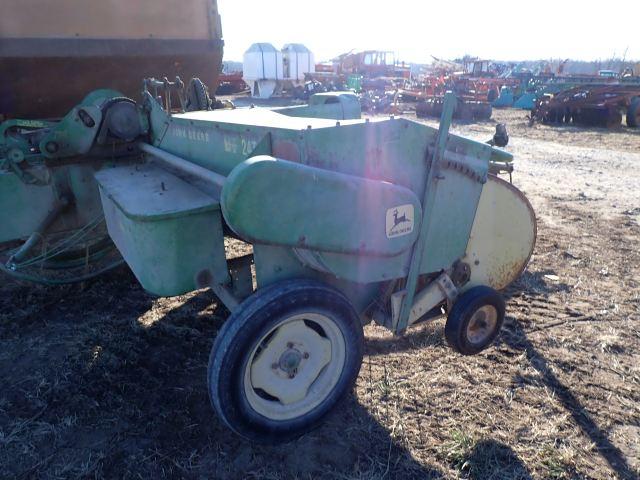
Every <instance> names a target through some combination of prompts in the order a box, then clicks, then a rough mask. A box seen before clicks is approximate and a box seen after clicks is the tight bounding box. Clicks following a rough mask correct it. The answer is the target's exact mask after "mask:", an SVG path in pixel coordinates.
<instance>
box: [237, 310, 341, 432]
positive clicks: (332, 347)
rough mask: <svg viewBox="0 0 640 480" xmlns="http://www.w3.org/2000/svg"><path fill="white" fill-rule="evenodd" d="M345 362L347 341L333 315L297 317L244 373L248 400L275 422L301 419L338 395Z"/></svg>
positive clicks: (261, 345)
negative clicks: (331, 394)
mask: <svg viewBox="0 0 640 480" xmlns="http://www.w3.org/2000/svg"><path fill="white" fill-rule="evenodd" d="M310 325H311V326H310ZM312 326H313V327H315V328H316V329H317V331H316V329H314V328H312ZM318 332H321V333H322V334H320V333H318ZM345 361H346V342H345V339H344V336H343V334H342V331H341V330H340V328H339V327H338V325H337V324H336V323H335V322H334V321H333V320H332V319H331V318H330V317H329V316H327V315H324V314H320V313H302V314H296V315H292V316H290V317H287V318H285V319H284V320H283V321H281V322H280V323H278V325H276V326H275V327H274V328H273V329H271V330H270V331H269V332H268V333H267V334H266V335H264V336H263V337H262V338H261V339H260V341H259V342H258V343H257V345H256V347H255V348H254V349H253V351H252V352H251V355H250V356H249V361H248V362H247V365H246V367H245V371H244V391H245V394H246V398H247V400H248V402H249V405H250V406H251V408H253V409H254V410H255V411H256V412H257V413H259V414H260V415H263V416H265V417H267V418H269V419H271V420H290V419H293V418H297V417H300V416H302V415H305V414H306V413H308V412H310V411H311V410H313V409H314V408H315V407H317V406H318V405H319V404H320V403H321V402H322V401H323V400H324V399H325V398H327V396H328V395H329V394H330V393H331V392H332V390H333V389H334V387H335V386H336V384H337V383H338V380H339V379H340V375H341V373H342V371H343V369H344V365H345Z"/></svg>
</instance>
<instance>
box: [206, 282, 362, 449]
mask: <svg viewBox="0 0 640 480" xmlns="http://www.w3.org/2000/svg"><path fill="white" fill-rule="evenodd" d="M305 310H308V311H321V312H323V313H324V314H326V315H329V316H330V318H331V319H332V320H333V321H334V323H335V324H336V325H337V326H338V327H339V329H340V331H341V333H342V335H343V337H344V340H345V343H346V353H345V355H346V358H345V366H344V368H343V370H342V373H341V374H340V378H339V380H338V381H337V383H336V385H335V387H334V388H333V390H332V391H331V392H329V393H328V395H327V396H326V397H325V399H324V400H323V401H322V402H321V403H320V404H319V405H318V406H317V407H315V408H314V409H313V410H311V411H310V412H308V413H306V414H304V415H302V416H301V417H298V418H294V419H291V420H284V421H275V420H272V419H269V418H267V417H265V416H263V415H260V414H259V413H257V412H256V411H255V410H253V409H252V407H251V406H250V404H249V402H248V401H247V398H246V394H245V392H244V388H243V375H244V371H245V366H246V362H248V361H249V352H252V351H253V349H254V347H255V344H256V343H257V342H258V341H259V339H261V338H263V336H264V335H265V334H266V333H268V332H269V330H271V329H272V328H273V327H274V326H275V325H276V324H277V323H278V322H279V321H280V320H281V319H283V318H286V317H288V316H289V315H291V314H293V313H300V312H304V311H305ZM363 351H364V334H363V332H362V324H361V323H360V319H359V317H358V314H357V313H356V311H355V310H354V308H353V306H352V305H351V303H350V302H349V300H348V299H347V298H346V297H345V296H344V295H343V294H342V293H340V292H339V291H338V290H336V289H334V288H332V287H330V286H328V285H325V284H323V283H321V282H318V281H314V280H304V279H294V280H285V281H282V282H279V283H276V284H274V285H271V286H269V287H265V288H263V289H261V290H258V291H257V292H256V293H255V294H253V295H252V296H251V297H249V298H248V299H247V300H245V301H244V302H243V303H242V304H240V306H239V307H238V309H237V310H236V311H234V312H233V314H232V315H231V316H230V317H229V319H228V320H227V321H226V322H225V324H224V325H223V327H222V328H221V329H220V332H219V333H218V336H217V337H216V340H215V342H214V344H213V347H212V349H211V355H210V356H209V366H208V372H207V379H208V385H209V398H210V399H211V404H212V405H213V408H214V409H215V411H216V412H217V413H218V415H219V416H220V418H221V419H222V420H223V421H224V423H225V424H226V425H227V426H228V427H229V428H231V430H233V431H234V432H236V433H237V434H239V435H240V436H242V437H244V438H246V439H248V440H250V441H252V442H256V443H264V444H274V443H283V442H288V441H291V440H293V439H295V438H297V437H299V436H301V435H303V434H304V433H307V432H309V431H310V430H312V429H314V428H315V427H317V426H318V425H320V423H321V422H322V420H323V418H324V417H325V416H326V415H327V414H328V413H329V412H330V411H331V410H333V408H334V407H335V406H336V405H337V404H338V403H339V402H340V400H341V399H342V398H343V397H344V396H345V395H346V394H347V393H348V392H350V391H351V390H352V388H353V385H354V383H355V380H356V378H357V376H358V372H359V371H360V365H361V364H362V356H363Z"/></svg>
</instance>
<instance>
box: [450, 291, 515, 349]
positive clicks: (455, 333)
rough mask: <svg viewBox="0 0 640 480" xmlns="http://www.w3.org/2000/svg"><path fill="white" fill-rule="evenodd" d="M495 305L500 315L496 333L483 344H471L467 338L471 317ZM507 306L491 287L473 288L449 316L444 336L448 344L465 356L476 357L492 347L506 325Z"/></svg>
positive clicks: (459, 301)
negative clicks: (483, 307)
mask: <svg viewBox="0 0 640 480" xmlns="http://www.w3.org/2000/svg"><path fill="white" fill-rule="evenodd" d="M484 305H493V306H494V307H495V309H496V311H497V313H498V318H497V322H496V327H495V330H494V332H493V333H492V334H491V335H490V336H488V337H487V339H486V340H485V341H484V342H483V343H482V344H474V343H471V342H470V341H469V339H468V337H467V327H468V326H469V321H470V320H471V317H472V316H473V314H474V313H475V311H476V310H478V309H479V308H480V307H482V306H484ZM504 314H505V304H504V299H503V298H502V295H500V294H499V293H498V292H496V291H495V290H494V289H493V288H491V287H486V286H484V285H481V286H478V287H473V288H471V289H470V290H467V291H466V292H464V293H463V294H462V295H461V296H460V297H458V299H457V300H456V302H455V303H454V304H453V308H452V309H451V311H450V312H449V315H448V316H447V322H446V323H445V327H444V335H445V338H446V340H447V343H448V344H449V345H450V346H451V347H452V348H453V349H454V350H456V351H457V352H459V353H461V354H463V355H475V354H477V353H480V352H481V351H482V350H484V349H485V348H487V347H488V346H489V345H491V344H492V343H493V342H494V340H495V339H496V337H497V336H498V334H499V333H500V329H501V328H502V324H503V323H504Z"/></svg>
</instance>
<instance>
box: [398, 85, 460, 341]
mask: <svg viewBox="0 0 640 480" xmlns="http://www.w3.org/2000/svg"><path fill="white" fill-rule="evenodd" d="M456 102H457V100H456V96H455V94H453V93H452V92H447V93H446V94H445V96H444V105H443V108H442V117H441V118H440V128H439V129H438V136H437V138H436V148H435V151H434V152H433V158H432V160H431V166H430V167H429V170H428V172H427V178H426V181H425V189H424V197H423V200H422V222H420V233H419V234H418V239H417V240H416V243H415V244H414V246H413V252H412V254H411V264H410V265H409V275H407V283H406V285H405V295H404V297H403V299H402V304H401V306H400V314H399V316H398V324H397V325H395V328H394V331H395V333H396V334H397V335H401V334H402V333H404V331H405V330H406V329H407V325H408V323H409V314H410V313H411V307H412V306H413V299H414V297H415V293H416V285H417V283H418V276H419V275H420V266H421V265H422V257H423V256H424V251H425V248H426V240H427V238H428V236H429V231H430V230H431V228H432V225H431V218H432V217H433V215H432V214H431V212H432V211H433V204H434V202H435V198H436V192H437V190H438V180H439V175H438V173H439V168H438V163H439V162H440V161H441V160H442V157H443V156H444V151H445V148H446V146H447V140H448V137H449V128H450V127H451V119H452V118H453V111H454V110H455V107H456Z"/></svg>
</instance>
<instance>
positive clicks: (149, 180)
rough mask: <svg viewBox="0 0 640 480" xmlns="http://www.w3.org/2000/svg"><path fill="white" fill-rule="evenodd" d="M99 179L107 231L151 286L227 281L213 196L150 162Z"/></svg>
mask: <svg viewBox="0 0 640 480" xmlns="http://www.w3.org/2000/svg"><path fill="white" fill-rule="evenodd" d="M96 178H97V180H98V183H99V185H100V194H101V198H102V204H103V206H104V213H105V218H106V222H107V228H108V230H109V235H110V236H111V238H112V239H113V241H114V243H115V244H116V246H117V247H118V249H119V250H120V252H121V253H122V256H123V257H124V259H125V261H126V262H127V264H128V265H129V266H130V267H131V270H132V271H133V273H134V274H135V276H136V278H138V280H139V281H140V283H141V284H142V286H143V287H144V288H145V289H146V290H147V291H149V292H151V293H153V294H156V295H162V296H172V295H179V294H182V293H185V292H189V291H192V290H195V289H197V288H200V287H202V286H204V285H206V284H208V283H210V282H212V281H213V282H216V283H220V284H226V283H228V282H229V273H228V269H227V263H226V258H225V252H224V237H223V231H222V217H221V214H220V211H219V205H218V203H217V202H216V201H215V199H211V198H210V197H208V196H206V195H205V194H203V193H202V192H200V191H199V190H197V189H196V188H195V187H192V186H191V185H189V184H187V183H186V182H184V181H182V180H181V179H179V178H177V177H175V176H173V175H171V174H169V173H168V172H166V171H164V170H162V169H160V168H159V167H155V166H152V165H146V166H138V165H133V166H125V167H117V168H113V169H106V170H103V171H101V172H99V173H97V174H96ZM162 184H164V188H163V187H162ZM126 191H129V193H130V195H129V196H127V195H126ZM205 197H206V198H205ZM144 205H146V206H147V207H148V208H147V210H145V209H144Z"/></svg>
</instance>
